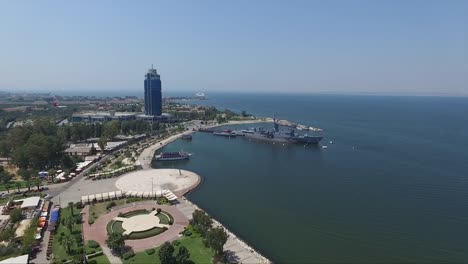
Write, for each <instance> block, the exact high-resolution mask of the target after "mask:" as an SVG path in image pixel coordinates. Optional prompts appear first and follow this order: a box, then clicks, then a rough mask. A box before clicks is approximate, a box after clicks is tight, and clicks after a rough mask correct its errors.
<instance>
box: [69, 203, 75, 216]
mask: <svg viewBox="0 0 468 264" xmlns="http://www.w3.org/2000/svg"><path fill="white" fill-rule="evenodd" d="M68 207H69V208H70V213H71V215H72V216H73V215H74V214H73V202H68Z"/></svg>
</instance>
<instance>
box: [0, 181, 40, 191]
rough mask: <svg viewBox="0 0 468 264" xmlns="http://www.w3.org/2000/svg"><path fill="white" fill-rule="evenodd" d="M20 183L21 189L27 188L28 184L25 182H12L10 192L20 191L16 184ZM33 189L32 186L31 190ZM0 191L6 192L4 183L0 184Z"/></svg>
mask: <svg viewBox="0 0 468 264" xmlns="http://www.w3.org/2000/svg"><path fill="white" fill-rule="evenodd" d="M17 182H19V183H20V184H21V187H20V188H26V182H25V181H11V182H10V188H9V190H10V192H16V191H18V188H17V187H16V183H17ZM32 188H33V187H32V186H31V189H32ZM0 191H6V188H5V185H4V184H3V183H1V184H0Z"/></svg>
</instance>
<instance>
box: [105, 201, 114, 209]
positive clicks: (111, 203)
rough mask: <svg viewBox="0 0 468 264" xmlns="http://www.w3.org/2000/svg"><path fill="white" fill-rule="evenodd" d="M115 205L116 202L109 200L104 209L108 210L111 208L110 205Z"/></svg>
mask: <svg viewBox="0 0 468 264" xmlns="http://www.w3.org/2000/svg"><path fill="white" fill-rule="evenodd" d="M115 205H116V203H115V202H114V201H112V202H110V203H108V204H107V206H106V209H107V210H110V209H111V208H112V207H114V206H115Z"/></svg>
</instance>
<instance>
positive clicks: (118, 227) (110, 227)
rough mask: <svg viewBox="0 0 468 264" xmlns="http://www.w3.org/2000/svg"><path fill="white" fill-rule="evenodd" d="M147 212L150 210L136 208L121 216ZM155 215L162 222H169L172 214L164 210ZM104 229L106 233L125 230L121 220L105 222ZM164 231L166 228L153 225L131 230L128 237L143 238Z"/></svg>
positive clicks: (127, 216)
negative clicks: (135, 230)
mask: <svg viewBox="0 0 468 264" xmlns="http://www.w3.org/2000/svg"><path fill="white" fill-rule="evenodd" d="M149 213H150V212H148V211H146V210H136V211H132V212H128V213H125V214H123V215H122V217H126V218H130V217H132V216H136V215H142V214H149ZM168 216H169V217H168ZM156 217H158V218H159V219H160V221H161V223H162V224H169V221H170V220H172V216H171V215H170V214H169V213H167V212H164V214H161V213H160V214H157V215H156ZM106 229H107V233H108V234H109V233H111V232H114V233H120V234H122V233H123V232H125V229H124V228H123V227H122V222H121V221H110V222H109V223H107V226H106ZM164 231H166V230H164V229H163V228H158V227H155V228H152V229H150V230H146V231H141V232H132V233H131V234H130V235H129V236H128V239H143V238H147V237H152V236H156V235H159V234H161V233H163V232H164Z"/></svg>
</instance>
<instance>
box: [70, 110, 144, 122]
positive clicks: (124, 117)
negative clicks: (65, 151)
mask: <svg viewBox="0 0 468 264" xmlns="http://www.w3.org/2000/svg"><path fill="white" fill-rule="evenodd" d="M137 114H138V113H134V112H113V111H109V112H98V111H89V112H80V113H73V115H72V122H74V123H104V122H107V121H112V120H117V121H129V120H135V119H136V115H137Z"/></svg>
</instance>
